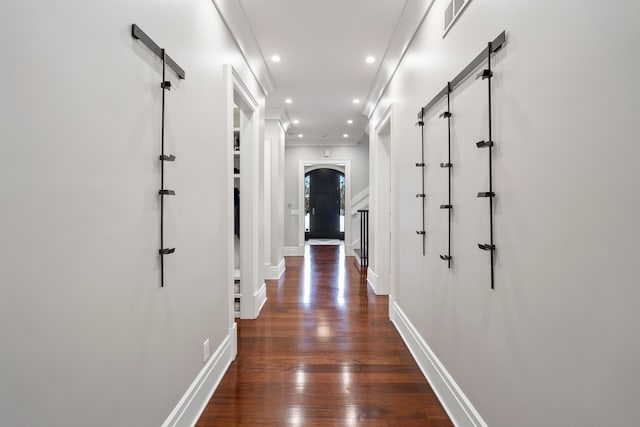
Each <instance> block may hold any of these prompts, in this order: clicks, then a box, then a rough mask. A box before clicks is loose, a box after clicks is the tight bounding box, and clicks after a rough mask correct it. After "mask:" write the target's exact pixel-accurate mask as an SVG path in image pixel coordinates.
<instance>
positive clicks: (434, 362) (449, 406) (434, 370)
mask: <svg viewBox="0 0 640 427" xmlns="http://www.w3.org/2000/svg"><path fill="white" fill-rule="evenodd" d="M389 317H390V318H391V321H392V322H393V324H394V325H395V327H396V329H397V330H398V332H399V333H400V336H401V337H402V339H403V340H404V342H405V344H406V345H407V347H408V348H409V351H410V352H411V354H412V355H413V358H414V359H415V361H416V363H417V364H418V366H419V367H420V370H421V371H422V373H423V374H424V376H425V377H426V378H427V381H429V384H430V385H431V388H432V389H433V391H434V392H435V393H436V395H437V396H438V399H439V400H440V403H441V404H442V406H443V407H444V409H445V410H446V411H447V414H449V418H451V421H452V422H453V424H454V425H456V426H457V427H487V423H485V422H484V420H483V419H482V417H481V416H480V414H479V413H478V411H476V409H475V408H474V407H473V405H472V404H471V402H470V401H469V399H468V398H467V396H465V394H464V392H463V391H462V389H461V388H460V387H459V386H458V384H456V382H455V381H454V379H453V377H452V376H451V375H450V374H449V372H448V371H447V370H446V368H445V367H444V365H443V364H442V363H441V362H440V360H439V359H438V358H437V357H436V355H435V353H434V352H433V351H432V350H431V348H430V347H429V345H428V344H427V343H426V341H425V340H424V339H423V338H422V336H421V335H420V333H419V332H418V330H417V329H416V328H415V326H414V325H413V324H412V323H411V321H410V320H409V318H408V317H407V315H406V314H405V313H404V312H403V311H402V309H401V308H400V306H399V305H398V304H397V303H396V302H395V301H393V302H391V306H390V309H389Z"/></svg>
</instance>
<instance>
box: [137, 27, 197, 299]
mask: <svg viewBox="0 0 640 427" xmlns="http://www.w3.org/2000/svg"><path fill="white" fill-rule="evenodd" d="M131 36H132V37H133V38H134V39H136V40H140V41H141V42H142V43H144V45H145V46H147V47H148V48H149V49H150V50H151V51H152V52H153V53H155V54H156V55H157V56H158V57H160V58H161V59H162V82H160V88H161V90H162V131H161V137H160V138H161V148H160V156H158V160H159V161H160V190H158V194H159V195H160V249H159V250H158V253H159V255H160V287H164V256H165V255H170V254H172V253H174V252H175V251H176V248H165V247H164V196H175V194H176V192H175V191H174V190H169V189H166V188H164V164H165V162H174V161H175V160H176V156H174V155H173V154H165V153H164V127H165V126H164V123H165V94H166V92H167V91H169V90H171V87H172V85H171V81H170V80H167V78H166V69H167V66H169V67H170V68H171V69H172V70H173V71H175V73H176V75H177V76H178V78H180V79H184V78H185V72H184V70H183V69H182V68H181V67H180V66H179V65H178V64H177V63H176V62H175V61H174V60H173V59H171V57H170V56H169V55H167V53H166V52H165V50H164V49H163V48H161V47H160V46H158V45H157V44H156V43H155V42H154V41H153V40H152V39H151V38H150V37H149V36H148V35H147V34H146V33H145V32H144V31H142V30H141V29H140V27H138V26H137V25H136V24H132V25H131Z"/></svg>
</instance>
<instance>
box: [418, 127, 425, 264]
mask: <svg viewBox="0 0 640 427" xmlns="http://www.w3.org/2000/svg"><path fill="white" fill-rule="evenodd" d="M416 126H418V127H419V128H420V138H421V150H422V154H421V159H422V160H421V161H420V162H419V163H416V167H418V168H420V169H421V171H422V192H420V193H418V194H416V197H417V198H419V199H420V202H421V204H422V228H421V229H420V230H418V231H416V233H417V234H418V236H421V237H422V256H424V255H425V254H426V253H427V243H426V240H427V232H426V231H425V227H426V224H425V215H426V214H425V209H426V198H427V195H426V193H425V167H426V166H425V163H424V120H423V119H422V115H421V116H420V117H419V118H418V123H416Z"/></svg>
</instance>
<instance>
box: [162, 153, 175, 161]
mask: <svg viewBox="0 0 640 427" xmlns="http://www.w3.org/2000/svg"><path fill="white" fill-rule="evenodd" d="M160 160H162V161H163V162H175V161H176V156H174V155H173V154H169V155H165V154H163V155H161V156H160Z"/></svg>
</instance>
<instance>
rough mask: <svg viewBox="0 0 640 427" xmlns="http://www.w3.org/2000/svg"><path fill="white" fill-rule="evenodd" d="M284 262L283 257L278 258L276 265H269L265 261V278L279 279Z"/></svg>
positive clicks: (282, 271)
mask: <svg viewBox="0 0 640 427" xmlns="http://www.w3.org/2000/svg"><path fill="white" fill-rule="evenodd" d="M284 271H285V263H284V258H282V259H281V260H280V262H279V263H278V265H269V264H267V263H265V272H264V274H265V279H267V280H279V279H280V276H282V275H283V274H284Z"/></svg>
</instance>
